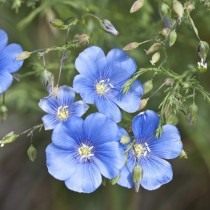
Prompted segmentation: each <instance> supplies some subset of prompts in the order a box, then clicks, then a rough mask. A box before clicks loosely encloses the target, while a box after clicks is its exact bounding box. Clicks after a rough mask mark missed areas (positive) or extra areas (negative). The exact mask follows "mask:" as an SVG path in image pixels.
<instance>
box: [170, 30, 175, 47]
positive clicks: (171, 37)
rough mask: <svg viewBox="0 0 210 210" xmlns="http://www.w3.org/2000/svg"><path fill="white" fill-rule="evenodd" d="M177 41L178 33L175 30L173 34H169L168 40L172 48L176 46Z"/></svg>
mask: <svg viewBox="0 0 210 210" xmlns="http://www.w3.org/2000/svg"><path fill="white" fill-rule="evenodd" d="M176 39H177V33H176V31H175V30H173V31H171V32H170V33H169V38H168V41H169V43H168V44H169V47H172V46H173V45H174V44H175V42H176Z"/></svg>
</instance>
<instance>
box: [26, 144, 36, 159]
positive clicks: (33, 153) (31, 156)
mask: <svg viewBox="0 0 210 210" xmlns="http://www.w3.org/2000/svg"><path fill="white" fill-rule="evenodd" d="M27 155H28V158H29V160H30V161H32V162H34V161H35V159H36V157H37V150H36V148H35V147H34V145H33V144H31V145H30V146H29V148H28V149H27Z"/></svg>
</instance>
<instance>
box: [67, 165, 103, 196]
mask: <svg viewBox="0 0 210 210" xmlns="http://www.w3.org/2000/svg"><path fill="white" fill-rule="evenodd" d="M74 167H75V172H74V174H73V175H71V177H70V178H69V179H68V180H66V181H65V184H66V186H67V187H68V188H69V189H70V190H73V191H76V192H80V193H91V192H93V191H95V190H96V189H97V188H98V187H99V186H100V185H101V183H102V177H101V174H100V171H99V169H98V167H97V166H96V165H95V164H94V163H91V162H86V163H81V164H78V165H75V166H74Z"/></svg>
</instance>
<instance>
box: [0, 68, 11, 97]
mask: <svg viewBox="0 0 210 210" xmlns="http://www.w3.org/2000/svg"><path fill="white" fill-rule="evenodd" d="M12 80H13V77H12V75H11V74H10V73H8V72H4V71H0V94H2V93H3V92H4V91H6V90H7V89H8V88H9V86H10V85H11V84H12Z"/></svg>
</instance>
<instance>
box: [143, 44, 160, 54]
mask: <svg viewBox="0 0 210 210" xmlns="http://www.w3.org/2000/svg"><path fill="white" fill-rule="evenodd" d="M160 47H161V43H159V42H156V43H154V44H153V45H152V46H150V48H149V49H148V50H145V52H146V54H147V55H150V54H152V53H154V52H156V51H158V50H159V49H160Z"/></svg>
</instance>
